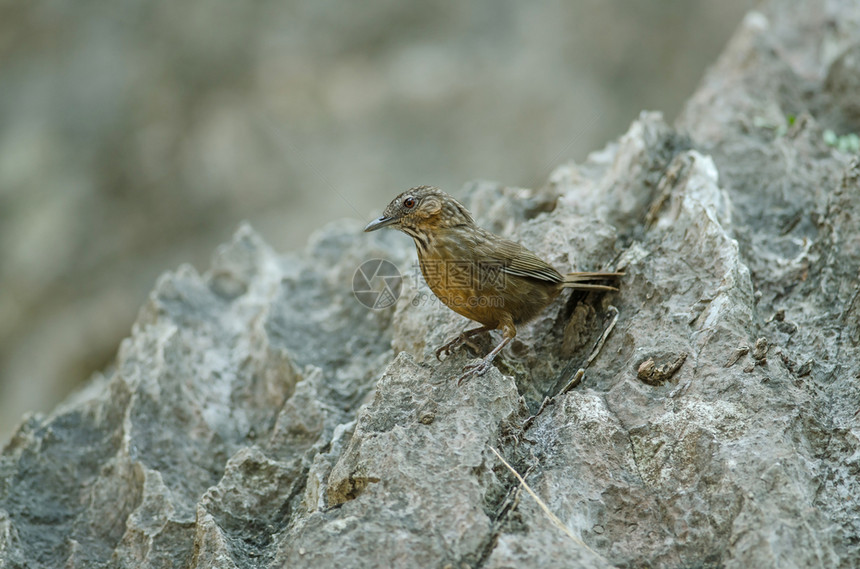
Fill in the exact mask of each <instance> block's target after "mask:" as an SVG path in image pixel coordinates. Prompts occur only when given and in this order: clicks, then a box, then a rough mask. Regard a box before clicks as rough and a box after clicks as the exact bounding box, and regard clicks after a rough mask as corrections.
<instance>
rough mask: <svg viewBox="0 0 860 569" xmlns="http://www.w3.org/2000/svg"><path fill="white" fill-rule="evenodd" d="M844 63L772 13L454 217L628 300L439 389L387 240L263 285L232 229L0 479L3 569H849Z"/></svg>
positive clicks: (437, 320) (175, 278)
mask: <svg viewBox="0 0 860 569" xmlns="http://www.w3.org/2000/svg"><path fill="white" fill-rule="evenodd" d="M798 22H802V23H803V25H802V26H801V25H799V24H798ZM858 44H860V6H858V5H857V4H856V3H854V2H850V1H848V0H845V1H841V2H840V1H835V0H832V1H829V2H825V3H821V2H813V1H811V0H810V1H803V2H802V1H799V0H798V1H788V2H781V3H775V4H774V5H773V7H772V8H769V9H766V11H765V12H763V13H754V14H751V15H750V16H748V17H747V19H746V20H745V22H744V24H743V26H742V27H741V28H740V29H739V31H738V32H737V34H736V36H735V38H734V39H733V41H732V42H731V44H730V45H729V46H728V47H727V49H726V51H725V53H724V54H723V56H722V57H721V58H720V60H719V61H718V62H717V64H716V65H715V67H714V68H713V69H712V70H711V71H710V72H709V74H708V76H707V77H706V79H705V81H704V82H703V84H702V86H701V88H700V90H699V91H698V92H697V94H696V95H695V96H694V97H693V98H692V99H691V100H690V101H689V103H688V105H687V107H686V109H685V112H684V114H683V116H682V117H681V118H680V119H679V121H678V123H677V124H676V125H675V126H674V127H672V126H670V125H668V124H666V123H665V122H664V121H663V119H662V117H661V116H660V115H659V114H656V113H643V114H642V115H641V116H640V117H639V119H638V120H637V121H635V122H634V123H633V125H631V127H630V129H629V131H628V132H627V133H626V134H625V135H624V136H623V137H621V138H620V139H619V140H618V141H617V142H615V143H612V144H610V145H608V146H607V147H606V148H605V149H603V150H601V151H599V152H595V153H593V154H592V155H591V156H590V157H589V159H588V160H587V161H586V162H585V163H583V164H570V165H568V166H565V167H562V168H560V169H558V170H556V171H555V172H554V173H553V174H552V176H551V178H550V180H549V182H548V183H547V184H546V185H545V186H544V187H542V188H539V189H535V190H525V189H517V188H506V187H502V186H499V185H497V184H492V183H475V184H471V185H469V186H468V187H466V188H465V189H464V190H463V191H462V192H460V193H459V194H460V195H461V196H462V197H463V198H464V201H466V202H467V203H468V205H469V206H470V207H471V209H472V210H473V212H474V213H475V214H476V217H477V218H478V219H479V221H480V223H481V224H482V225H484V226H485V227H488V228H491V229H493V230H494V231H498V232H501V233H504V234H506V235H509V236H511V237H513V238H516V239H518V240H520V241H522V242H523V243H525V244H526V245H527V246H529V247H530V248H532V249H533V250H535V251H536V252H537V253H538V254H540V255H542V256H543V257H544V258H546V259H547V260H548V261H550V262H551V263H553V264H554V265H555V266H557V267H559V268H564V267H569V268H571V269H579V270H583V269H584V270H587V269H596V268H602V267H617V268H623V269H624V270H625V271H626V273H627V274H626V276H625V277H624V280H623V283H622V288H621V291H620V292H619V293H617V294H611V295H595V294H583V293H578V294H575V295H570V294H565V295H563V296H562V297H561V298H560V299H559V300H558V301H557V302H556V303H555V304H554V305H552V306H551V307H550V308H549V309H548V310H547V311H546V312H545V313H544V314H542V315H541V316H540V317H539V318H538V319H537V320H535V322H534V323H532V324H531V325H529V326H526V327H523V328H521V330H520V333H519V335H518V336H517V339H516V341H515V342H513V343H512V345H511V346H510V347H509V348H508V349H506V350H505V352H503V355H502V356H501V357H500V358H499V360H498V364H497V366H496V368H495V369H493V370H491V371H490V372H489V373H487V374H486V375H484V376H482V377H476V378H472V379H471V380H469V381H467V382H466V383H464V385H462V386H460V387H457V386H456V382H455V381H453V379H454V378H456V377H458V375H459V370H460V369H461V368H462V366H463V365H464V364H466V363H468V362H470V361H473V357H474V356H473V355H472V354H470V353H468V352H458V353H457V354H455V355H454V356H452V357H451V358H450V359H448V360H446V361H444V362H441V363H440V362H437V361H436V360H435V359H434V358H433V349H434V348H435V347H437V346H438V345H439V344H440V343H441V342H442V341H443V340H444V339H445V338H447V337H449V336H451V335H453V334H455V333H457V332H459V331H460V330H462V329H463V328H464V326H465V325H466V321H465V320H464V319H463V318H461V317H459V316H457V315H455V314H454V313H452V312H451V311H449V310H447V309H445V308H444V307H442V306H441V305H440V304H439V303H438V302H435V301H434V300H433V298H432V296H431V295H429V292H428V290H427V289H426V287H425V286H424V285H423V284H422V283H421V282H420V279H418V278H416V272H415V269H414V251H413V246H412V244H411V243H409V240H408V239H407V238H406V237H405V236H403V235H400V234H397V233H394V232H379V233H378V234H377V233H374V234H369V235H363V234H361V233H360V229H361V227H360V225H357V224H338V225H335V226H330V227H327V228H324V229H322V230H320V231H319V232H318V233H316V234H315V235H314V237H313V238H312V239H311V242H310V244H309V246H308V249H307V250H306V251H305V252H304V253H302V254H301V255H294V256H282V255H278V254H276V253H275V252H274V251H273V250H272V249H271V248H270V247H269V246H268V245H266V244H265V243H264V242H263V240H262V239H261V238H260V237H259V236H258V235H257V234H256V233H255V232H254V231H253V230H252V229H250V228H249V227H247V226H245V227H242V228H240V230H239V231H238V232H237V234H236V236H235V237H234V239H233V241H232V242H231V243H230V244H228V245H225V246H223V247H222V248H220V249H219V250H218V252H217V253H216V255H215V256H214V259H213V261H212V266H211V268H210V269H209V270H208V271H206V272H205V273H204V274H202V275H201V274H198V273H197V272H196V271H194V270H193V269H191V268H190V267H182V268H180V269H179V270H178V271H176V272H174V273H170V274H167V275H165V276H164V277H163V278H162V279H160V281H159V283H158V285H157V286H156V288H155V290H154V291H153V292H152V294H151V296H150V299H149V301H148V303H147V304H146V305H145V306H144V307H143V308H142V309H141V311H140V314H139V317H138V319H137V322H136V324H135V326H134V329H133V330H132V334H131V336H130V337H129V338H128V339H127V340H126V341H125V342H124V343H123V345H122V347H121V350H120V353H119V354H118V357H117V363H116V366H115V368H113V369H111V370H108V371H106V372H105V373H104V374H103V375H100V376H98V377H96V378H94V379H93V380H92V381H91V382H90V384H89V385H88V386H87V387H86V389H84V390H82V391H81V392H79V393H77V394H76V395H75V396H73V397H72V398H70V399H69V400H68V401H66V402H65V403H64V404H63V405H62V406H60V407H59V408H58V409H56V410H55V411H54V412H53V413H51V414H50V415H48V416H40V415H33V416H29V417H27V418H26V419H25V420H24V422H23V423H22V425H21V427H20V429H19V430H18V431H17V433H16V434H15V436H14V437H13V439H12V440H11V441H10V442H9V444H8V445H7V446H6V447H5V448H4V450H3V454H2V456H0V565H2V566H4V567H40V568H41V567H62V566H66V567H286V566H299V567H452V568H459V567H465V566H468V567H487V568H502V567H588V568H591V567H643V566H648V567H731V568H735V567H737V568H746V567H762V568H765V567H767V568H770V567H774V568H776V567H780V568H784V567H839V568H850V567H856V566H858V565H860V538H858V536H860V497H858V496H860V484H858V478H857V475H858V472H857V457H858V456H860V439H858V435H860V418H858V415H857V410H858V409H860V364H858V362H860V357H858V356H860V354H858V344H860V327H858V314H860V301H858V299H857V297H858V296H860V294H858V291H860V282H858V274H859V273H860V160H858V157H857V156H852V155H849V154H846V153H844V152H842V151H840V150H838V149H836V148H834V147H833V146H832V145H829V144H828V143H827V142H826V140H825V137H824V134H823V133H824V131H825V130H826V129H830V130H834V131H836V132H839V133H846V132H850V131H851V130H852V129H853V128H854V127H853V126H851V125H852V123H850V122H846V121H845V117H850V116H853V114H852V113H854V112H855V110H854V108H853V107H852V106H851V105H853V104H854V101H852V100H850V98H846V97H844V96H843V94H842V91H840V90H839V89H837V88H835V87H834V86H836V85H847V84H850V81H851V78H850V77H848V76H847V75H846V74H849V73H850V72H851V69H856V67H852V65H853V64H852V63H851V62H850V61H849V60H850V57H849V56H846V55H844V54H850V53H853V52H854V51H856V46H857V45H858ZM834 66H835V67H834ZM855 80H856V78H855ZM846 105H847V106H846ZM382 205H384V204H380V207H381V206H382ZM373 258H385V259H389V260H391V261H392V262H394V263H395V264H397V265H398V266H399V267H400V268H401V270H402V272H403V273H404V275H405V277H406V281H405V285H404V290H403V293H402V295H401V296H400V298H399V299H398V301H397V304H396V305H395V306H394V307H393V308H389V309H386V310H369V309H367V308H365V307H364V306H362V305H361V304H360V303H358V302H357V301H356V300H355V298H354V297H353V296H352V294H351V290H350V285H351V283H352V278H353V273H354V271H355V269H356V268H357V267H358V266H359V265H360V264H361V263H362V262H363V261H365V260H368V259H373ZM611 306H612V307H615V308H616V309H617V311H618V320H617V323H616V325H615V327H614V329H613V331H612V332H611V334H610V335H609V336H608V339H607V340H606V342H605V344H603V346H602V350H601V351H600V353H599V354H598V356H597V357H596V359H594V361H593V362H592V363H591V364H590V366H589V367H588V369H587V370H586V373H585V376H584V378H583V379H582V381H581V382H580V383H579V384H577V385H575V386H574V387H573V388H572V389H570V390H567V391H565V390H564V389H563V388H564V387H565V385H566V384H567V382H568V380H569V379H570V377H571V376H572V372H573V370H575V369H576V368H577V367H579V366H582V365H584V362H585V361H586V359H587V358H588V357H589V355H590V354H591V353H592V347H593V345H594V343H595V341H596V340H597V339H598V337H599V336H600V334H601V332H602V330H603V329H604V327H605V325H606V322H607V315H611V314H612V313H613V310H612V309H611V308H610V307H611ZM489 342H490V340H489V339H487V340H485V344H484V345H483V347H485V348H486V347H488V346H489ZM545 397H550V399H549V400H545V399H544V398H545ZM544 403H545V404H544ZM491 448H495V449H498V450H499V451H500V452H501V453H502V454H503V455H504V456H505V457H506V459H507V460H508V461H509V462H510V463H511V464H512V465H513V466H514V467H515V468H516V469H517V471H518V472H520V473H522V474H523V475H524V476H525V477H526V480H527V482H528V484H529V485H530V487H531V488H532V489H533V490H534V492H536V494H537V495H538V496H539V497H540V498H541V499H542V501H543V502H544V504H545V506H546V507H547V508H548V509H549V510H550V511H551V512H553V513H554V514H555V515H556V516H557V517H558V518H559V519H560V520H561V521H562V523H563V524H564V525H565V526H566V527H567V528H568V530H569V531H570V532H571V533H572V534H573V535H574V536H578V538H577V539H572V538H571V537H570V536H569V535H567V534H566V533H565V532H563V531H561V530H560V529H559V528H558V527H556V526H555V525H553V523H552V522H551V520H550V519H549V517H548V516H547V515H546V513H545V512H544V511H543V510H542V509H541V507H540V506H539V505H538V504H537V502H536V501H535V500H534V499H532V498H531V496H529V495H528V493H527V492H525V491H524V490H523V488H521V486H520V484H519V483H518V481H517V480H516V479H515V478H514V477H513V475H512V474H511V473H510V472H509V471H508V470H507V468H506V467H505V466H504V465H503V464H502V463H501V461H500V460H499V459H498V458H497V457H496V456H495V455H494V454H493V452H492V450H491Z"/></svg>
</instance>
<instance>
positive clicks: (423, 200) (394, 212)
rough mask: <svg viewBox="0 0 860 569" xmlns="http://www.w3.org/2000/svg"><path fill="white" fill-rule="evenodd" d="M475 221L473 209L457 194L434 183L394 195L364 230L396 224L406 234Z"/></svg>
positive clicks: (394, 225) (395, 226)
mask: <svg viewBox="0 0 860 569" xmlns="http://www.w3.org/2000/svg"><path fill="white" fill-rule="evenodd" d="M472 223H474V221H473V220H472V215H471V214H470V213H469V210H467V209H466V208H465V207H463V205H462V204H461V203H460V202H458V201H457V200H455V199H454V198H453V197H451V196H450V195H448V194H446V193H445V192H443V191H442V190H440V189H439V188H434V187H433V186H418V187H417V188H412V189H411V190H407V191H405V192H403V193H402V194H400V195H399V196H397V197H396V198H394V199H393V200H392V201H391V203H390V204H388V207H386V208H385V211H383V212H382V217H380V218H379V219H376V220H374V221H371V222H370V223H368V224H367V227H365V228H364V230H365V231H375V230H377V229H381V228H383V227H392V228H394V229H399V230H400V231H403V232H404V233H410V230H420V231H425V232H426V231H433V230H435V229H442V228H446V227H455V226H457V225H467V224H472Z"/></svg>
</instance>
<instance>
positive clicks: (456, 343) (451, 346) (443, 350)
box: [436, 334, 463, 362]
mask: <svg viewBox="0 0 860 569" xmlns="http://www.w3.org/2000/svg"><path fill="white" fill-rule="evenodd" d="M462 345H463V335H462V334H460V335H459V336H456V337H455V338H454V339H453V340H451V341H450V342H448V343H446V344H445V345H444V346H441V347H439V348H436V359H437V360H439V361H440V362H441V361H442V354H445V357H446V358H447V357H448V356H450V355H451V354H452V353H453V352H454V351H455V350H457V349H459V348H460V346H462Z"/></svg>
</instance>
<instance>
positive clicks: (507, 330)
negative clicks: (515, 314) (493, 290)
mask: <svg viewBox="0 0 860 569" xmlns="http://www.w3.org/2000/svg"><path fill="white" fill-rule="evenodd" d="M505 320H506V321H504V322H503V323H502V341H501V342H499V345H498V346H496V347H495V348H493V351H491V352H490V353H489V354H487V355H486V357H484V359H483V360H481V361H480V362H479V363H476V364H469V365H467V366H466V367H464V368H463V375H461V376H460V379H459V380H458V381H457V385H460V384H461V383H463V380H464V379H466V378H467V377H470V376H472V375H484V374H485V373H486V372H487V370H488V369H490V366H491V365H493V359H495V357H496V356H497V355H499V352H501V351H502V348H504V347H505V346H507V345H508V344H509V343H510V341H511V340H513V339H514V338H515V337H516V335H517V328H516V326H514V322H513V319H512V318H511V317H510V316H507V318H506V319H505Z"/></svg>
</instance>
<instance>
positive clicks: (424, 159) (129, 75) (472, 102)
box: [0, 0, 755, 440]
mask: <svg viewBox="0 0 860 569" xmlns="http://www.w3.org/2000/svg"><path fill="white" fill-rule="evenodd" d="M754 4H755V3H754V2H752V1H748V0H726V1H723V2H714V1H713V0H711V1H706V0H674V1H668V0H664V1H654V2H641V1H635V0H599V1H598V0H591V1H580V2H563V1H556V2H548V1H535V2H513V1H491V0H481V1H473V2H457V3H455V2H442V1H440V0H429V1H425V2H421V3H417V2H415V3H412V2H410V3H406V2H393V1H385V0H369V1H366V2H361V3H357V2H356V3H348V2H334V1H331V0H317V1H314V2H311V1H296V0H286V1H281V2H270V1H256V2H236V1H235V0H229V1H227V0H209V1H205V2H203V1H195V0H170V1H162V0H156V1H151V0H149V1H144V0H114V1H111V2H105V1H102V2H99V1H95V0H76V1H71V0H45V1H36V2H20V1H19V2H13V1H7V2H0V440H5V438H6V436H8V434H9V433H10V432H11V429H12V428H13V427H14V425H15V424H16V423H17V422H18V420H19V419H20V416H21V415H22V414H23V413H24V412H26V411H30V410H38V411H48V410H50V409H51V408H52V407H53V406H54V405H55V404H56V403H57V402H58V401H59V400H61V399H62V398H63V397H65V395H66V394H67V393H68V392H69V391H70V390H72V389H74V387H75V386H77V385H80V383H81V382H82V381H84V380H85V379H86V378H87V377H88V376H89V375H90V374H91V373H92V372H93V371H95V370H98V369H101V368H103V367H105V366H108V365H109V364H110V362H111V360H112V358H113V355H114V353H115V351H116V348H117V346H118V344H119V341H120V340H121V339H122V338H123V337H124V336H126V335H127V334H128V333H129V330H130V327H131V324H132V322H133V321H134V318H135V314H136V312H137V310H138V308H139V306H140V305H141V304H142V303H143V302H144V301H145V299H146V295H147V292H148V291H149V290H150V289H151V288H152V286H153V284H154V282H155V279H156V278H157V276H158V275H159V274H160V273H162V272H164V271H166V270H170V269H173V268H175V267H176V266H177V265H178V264H180V263H182V262H191V263H193V264H194V265H195V266H196V267H198V268H199V269H201V270H202V269H205V268H206V266H207V264H208V258H209V255H210V254H211V252H212V250H213V249H214V248H215V247H216V246H217V245H218V244H219V243H221V242H224V241H226V240H228V239H229V238H230V236H231V234H232V232H233V230H234V229H235V228H236V226H237V225H238V223H239V222H240V221H241V220H243V219H248V220H250V221H251V223H252V224H253V225H254V227H256V228H257V230H258V231H260V232H261V233H262V234H263V235H264V236H265V237H266V239H267V240H268V241H269V242H270V243H271V244H273V245H274V246H275V247H276V248H277V249H279V250H295V249H300V248H301V247H302V246H303V244H304V243H305V241H306V239H307V237H308V235H309V233H310V232H312V231H313V230H314V229H315V228H317V227H319V226H320V225H322V224H324V223H325V222H328V221H331V220H337V219H340V218H344V217H353V218H360V219H362V220H364V221H366V220H369V219H371V218H372V217H374V216H376V215H378V214H379V212H380V211H381V209H382V208H383V207H384V206H385V205H386V204H387V203H388V201H389V200H390V199H391V198H392V197H393V196H394V195H396V194H397V193H399V192H400V191H402V190H404V189H406V188H408V187H411V186H414V185H418V184H434V185H438V186H441V187H442V188H444V189H447V190H449V191H452V192H454V193H456V192H457V191H458V189H459V188H460V187H461V185H462V184H463V183H465V182H467V181H469V180H472V179H477V178H482V179H491V180H497V181H500V182H502V183H504V184H507V185H518V186H525V187H533V186H535V185H540V184H542V183H543V182H544V181H545V179H546V177H547V175H548V174H549V172H550V171H551V169H552V168H553V167H554V166H557V165H559V164H561V163H563V162H565V161H568V160H570V159H575V160H582V159H584V158H585V156H586V154H587V153H588V152H589V151H591V150H596V149H598V148H600V147H601V146H603V145H604V144H605V143H606V142H608V141H609V140H612V139H614V138H616V137H617V136H619V135H620V134H621V133H622V132H624V130H625V129H626V128H627V126H628V125H629V123H630V122H631V121H632V120H633V119H634V118H635V117H636V116H637V114H638V113H639V111H640V110H642V109H656V110H661V111H663V112H664V113H665V114H666V117H667V119H670V120H671V119H672V118H673V117H674V116H675V115H676V114H677V113H678V112H679V110H680V108H681V105H682V104H683V102H684V100H685V99H686V98H687V97H688V96H689V95H690V94H691V93H692V92H693V90H694V89H695V87H696V84H697V82H698V81H699V79H700V78H701V77H702V74H703V72H704V70H705V69H706V67H707V66H708V65H709V64H710V63H711V62H713V60H714V59H715V57H716V56H717V55H718V54H719V52H720V50H721V48H722V46H723V45H724V44H725V42H726V40H727V39H728V38H729V36H730V35H731V33H732V31H733V29H734V28H735V27H736V26H737V24H738V23H739V22H740V20H741V18H742V17H743V14H744V13H745V12H746V11H747V10H749V9H750V8H752V7H754ZM356 239H361V236H360V235H357V236H356ZM345 286H348V284H347V285H345Z"/></svg>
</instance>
